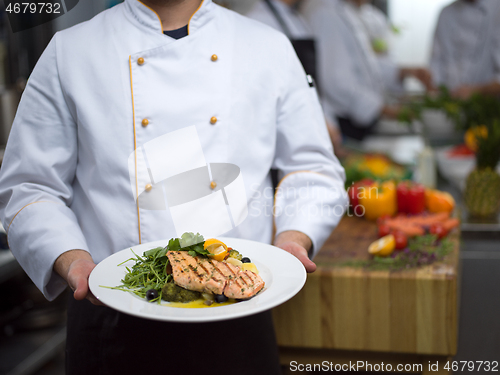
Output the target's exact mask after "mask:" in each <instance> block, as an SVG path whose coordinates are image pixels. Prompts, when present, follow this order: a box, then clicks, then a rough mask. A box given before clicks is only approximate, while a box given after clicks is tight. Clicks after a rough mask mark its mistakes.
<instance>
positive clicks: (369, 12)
mask: <svg viewBox="0 0 500 375" xmlns="http://www.w3.org/2000/svg"><path fill="white" fill-rule="evenodd" d="M355 4H356V5H357V8H358V15H359V18H360V20H361V23H362V24H363V26H364V28H365V30H366V32H367V34H368V37H369V38H370V42H371V45H372V48H373V50H374V51H375V53H377V54H378V55H387V54H388V53H389V44H390V39H391V36H392V35H393V34H394V30H393V27H392V25H391V23H390V22H389V19H388V18H387V16H386V15H385V14H384V12H382V11H381V10H380V9H379V8H377V7H376V6H374V5H373V4H372V3H371V2H370V1H369V0H357V1H356V2H355Z"/></svg>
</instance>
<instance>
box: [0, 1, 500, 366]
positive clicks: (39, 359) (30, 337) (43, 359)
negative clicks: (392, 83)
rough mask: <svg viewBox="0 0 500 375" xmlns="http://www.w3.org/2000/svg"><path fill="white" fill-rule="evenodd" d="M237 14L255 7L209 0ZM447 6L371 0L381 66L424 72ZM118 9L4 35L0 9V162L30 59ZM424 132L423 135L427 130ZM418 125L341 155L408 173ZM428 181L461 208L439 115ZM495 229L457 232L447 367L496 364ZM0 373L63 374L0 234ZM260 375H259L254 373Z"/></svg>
mask: <svg viewBox="0 0 500 375" xmlns="http://www.w3.org/2000/svg"><path fill="white" fill-rule="evenodd" d="M215 2H217V3H219V4H221V5H223V6H225V7H227V8H230V9H233V10H235V11H237V12H240V13H245V12H247V11H248V10H249V9H251V7H252V6H253V4H254V3H255V0H219V1H215ZM451 2H452V0H375V1H374V5H376V6H377V7H378V8H380V9H381V10H382V11H383V12H384V13H386V14H387V16H388V17H389V19H390V22H391V23H392V25H394V27H395V29H397V33H394V35H393V36H392V38H391V39H390V41H389V44H390V48H389V51H390V54H391V57H392V58H393V59H394V60H395V61H396V62H397V63H400V64H401V65H411V66H426V65H427V64H428V62H429V58H430V52H431V46H432V40H433V35H434V31H435V27H436V22H437V18H438V15H439V12H440V11H441V9H442V8H443V7H444V6H446V5H448V4H449V3H451ZM117 3H119V1H111V0H82V1H80V2H79V3H78V5H76V7H75V8H74V9H73V10H71V11H70V12H69V13H67V14H65V15H63V16H61V17H59V18H57V19H56V20H55V21H54V22H51V23H47V24H43V25H41V26H37V27H35V28H32V29H29V30H26V31H22V32H19V33H16V34H13V33H12V32H11V29H10V25H9V23H8V20H7V15H6V13H5V9H3V3H2V4H0V159H1V156H2V155H3V149H4V147H5V144H6V142H7V139H8V135H9V130H10V127H11V124H12V121H13V118H14V116H15V112H16V107H17V104H18V102H19V99H20V97H21V94H22V91H23V88H24V86H25V84H26V81H27V79H28V77H29V74H30V72H31V70H32V69H33V67H34V65H35V63H36V61H37V59H38V58H39V56H40V54H41V53H42V51H43V50H44V48H45V46H46V45H47V44H48V42H49V41H50V39H51V37H52V36H53V34H54V33H55V32H57V31H59V30H63V29H65V28H67V27H70V26H72V25H74V24H76V23H79V22H82V21H85V20H87V19H90V18H91V17H93V16H94V15H96V14H97V13H99V12H101V11H103V10H105V9H106V8H109V7H111V6H114V5H116V4H117ZM404 87H405V91H406V92H407V93H408V95H419V94H422V93H423V92H424V88H423V87H422V85H421V84H420V82H419V81H417V80H415V79H407V80H406V81H405V83H404ZM431 125H432V126H431ZM423 127H424V125H423V124H418V123H416V124H413V126H406V125H403V124H401V123H399V122H398V121H396V120H383V121H380V122H379V124H378V125H377V127H376V129H375V133H374V134H372V135H370V136H368V137H366V138H365V139H364V140H363V141H361V142H353V143H352V144H350V145H349V146H350V147H352V148H353V149H356V150H360V151H363V152H381V153H384V154H387V155H388V156H389V157H390V158H391V159H392V160H393V161H394V162H396V163H399V164H401V165H404V166H406V167H408V168H410V169H417V167H418V161H419V157H420V155H421V153H422V152H423V150H424V148H425V146H426V139H424V137H423V134H422V128H423ZM426 127H427V128H428V129H427V130H428V134H427V144H430V146H432V150H433V155H434V162H435V168H436V169H437V179H438V180H437V181H438V185H439V187H440V188H442V189H444V190H447V191H449V192H451V194H452V195H453V196H454V197H455V198H456V200H457V202H459V206H461V203H460V202H462V191H463V184H464V181H465V178H466V176H467V174H468V172H469V171H470V170H471V169H472V168H473V165H474V161H473V160H472V159H470V158H469V159H467V158H465V159H461V160H459V161H458V162H456V161H455V160H446V157H444V156H443V155H445V154H444V153H443V152H444V151H443V150H447V149H448V148H449V147H452V146H455V145H456V144H457V143H459V142H458V141H457V140H460V139H461V138H462V136H463V134H462V133H461V132H459V131H457V130H456V129H455V127H454V126H453V124H452V123H451V122H450V121H449V120H448V119H447V118H446V116H445V115H444V114H442V113H439V111H435V112H434V113H430V114H429V115H428V121H427V124H426ZM499 240H500V226H499V224H498V220H493V221H491V222H488V223H473V222H468V221H467V219H466V218H464V219H463V223H462V245H461V246H462V247H461V261H462V262H461V264H462V279H461V286H460V288H461V289H460V296H461V297H460V319H459V344H458V353H457V356H456V357H455V359H456V360H490V361H492V360H499V359H500V319H499V317H500V282H499V281H500V280H499V277H500V276H499V275H500V246H499V244H500V242H499ZM0 296H1V299H0V374H9V375H13V374H17V375H21V374H26V375H27V374H38V375H41V374H51V375H61V374H64V339H65V323H64V320H65V311H64V309H65V307H64V306H65V299H66V298H68V295H63V296H61V297H59V298H58V299H57V300H56V301H54V302H52V303H48V302H47V301H45V299H44V297H43V296H42V295H41V293H40V292H39V291H38V290H37V289H36V288H35V287H34V286H33V284H32V283H31V281H30V280H29V279H28V278H27V277H26V276H25V274H24V272H23V271H22V270H21V269H20V267H19V266H18V264H17V263H16V261H15V259H14V258H13V256H12V255H11V254H10V252H9V250H8V244H7V240H6V236H5V231H2V236H1V238H0ZM262 375H265V374H262Z"/></svg>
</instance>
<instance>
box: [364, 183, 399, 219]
mask: <svg viewBox="0 0 500 375" xmlns="http://www.w3.org/2000/svg"><path fill="white" fill-rule="evenodd" d="M359 204H360V205H361V206H363V207H364V211H365V218H366V219H368V220H377V219H378V218H379V217H381V216H384V215H389V216H393V215H395V214H396V212H397V209H398V206H397V198H396V185H395V184H394V182H393V181H386V182H383V183H382V184H379V183H375V184H374V185H372V186H369V187H367V188H366V191H365V193H364V194H362V195H360V198H359Z"/></svg>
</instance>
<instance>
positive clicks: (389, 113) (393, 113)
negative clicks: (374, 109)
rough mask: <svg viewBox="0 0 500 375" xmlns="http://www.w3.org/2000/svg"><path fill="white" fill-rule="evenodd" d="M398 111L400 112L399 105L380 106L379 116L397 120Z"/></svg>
mask: <svg viewBox="0 0 500 375" xmlns="http://www.w3.org/2000/svg"><path fill="white" fill-rule="evenodd" d="M400 112H401V107H399V106H397V105H386V106H384V107H383V108H382V112H381V113H380V116H381V117H384V118H387V119H390V120H397V119H398V117H399V114H400Z"/></svg>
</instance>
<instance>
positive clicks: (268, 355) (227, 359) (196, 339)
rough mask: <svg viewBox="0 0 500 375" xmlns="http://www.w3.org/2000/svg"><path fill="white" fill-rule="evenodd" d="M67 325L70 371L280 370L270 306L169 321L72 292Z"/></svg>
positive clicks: (254, 374)
mask: <svg viewBox="0 0 500 375" xmlns="http://www.w3.org/2000/svg"><path fill="white" fill-rule="evenodd" d="M119 293H122V292H119ZM241 303H244V302H241ZM214 308H217V307H214ZM67 326H68V328H67V340H66V374H68V375H128V374H133V375H142V374H162V375H183V374H185V375H191V374H193V375H195V374H224V375H260V374H262V375H280V374H281V368H280V365H279V356H278V346H277V344H276V338H275V336H274V328H273V321H272V316H271V311H266V312H263V313H259V314H256V315H251V316H247V317H244V318H239V319H231V320H226V321H221V322H210V323H191V324H189V323H169V322H160V321H155V320H147V319H141V318H136V317H134V316H131V315H127V314H123V313H121V312H118V311H116V310H113V309H111V308H109V307H105V306H94V305H92V304H91V303H90V302H89V301H87V300H83V301H76V300H75V299H73V297H72V296H70V297H69V304H68V322H67Z"/></svg>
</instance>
